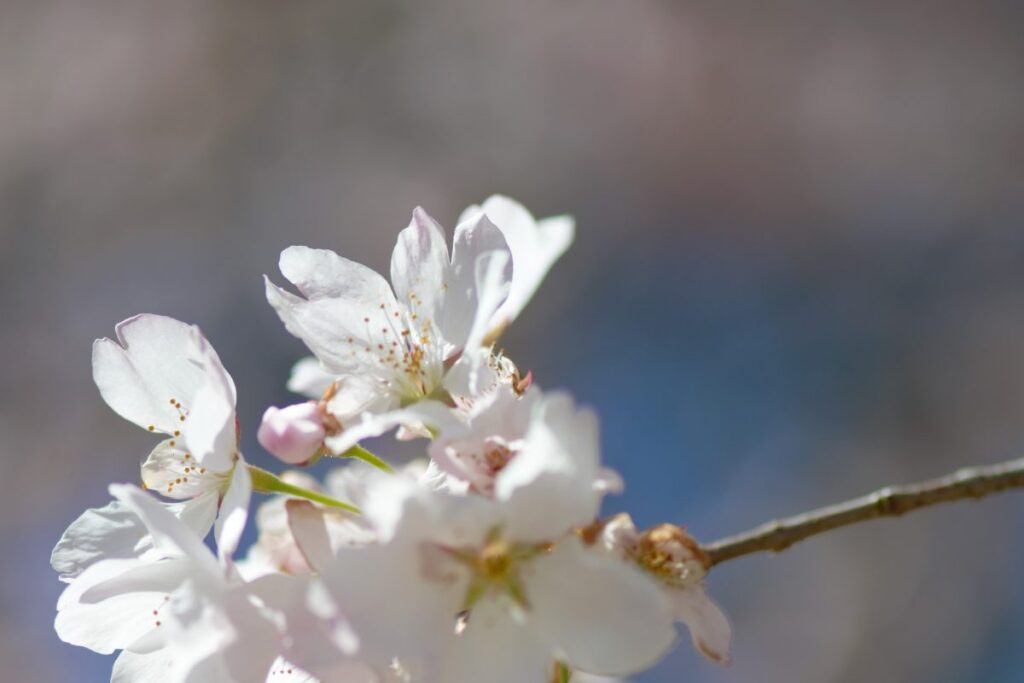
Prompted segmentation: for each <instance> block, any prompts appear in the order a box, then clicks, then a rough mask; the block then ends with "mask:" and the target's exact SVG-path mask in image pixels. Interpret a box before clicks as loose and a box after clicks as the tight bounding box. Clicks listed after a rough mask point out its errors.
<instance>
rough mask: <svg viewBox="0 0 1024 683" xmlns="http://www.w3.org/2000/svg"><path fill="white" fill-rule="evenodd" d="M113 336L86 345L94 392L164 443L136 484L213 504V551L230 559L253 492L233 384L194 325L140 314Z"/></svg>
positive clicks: (145, 465) (149, 459)
mask: <svg viewBox="0 0 1024 683" xmlns="http://www.w3.org/2000/svg"><path fill="white" fill-rule="evenodd" d="M116 332H117V341H114V340H112V339H98V340H97V341H96V343H95V344H94V345H93V355H92V361H93V379H94V380H95V382H96V386H97V387H99V390H100V394H101V395H102V396H103V399H104V400H105V401H106V402H107V405H109V406H110V407H111V408H113V410H114V412H116V413H117V414H118V415H120V416H121V417H123V418H125V419H127V420H129V421H130V422H134V423H135V424H136V425H138V426H140V427H142V428H143V429H146V430H147V431H149V432H154V433H160V434H163V435H165V436H167V437H168V438H166V439H164V440H163V441H161V442H160V443H159V444H158V445H157V446H156V448H154V449H153V451H152V453H150V455H149V457H148V458H147V459H146V461H145V463H143V465H142V481H143V483H144V484H145V485H146V487H147V488H149V489H152V490H154V491H156V492H158V493H160V494H161V495H163V496H165V497H167V498H172V499H178V500H182V499H185V500H192V501H195V502H194V503H193V504H196V505H204V506H205V505H208V504H209V503H208V502H207V501H208V499H214V500H216V501H217V502H218V504H219V514H218V516H217V522H216V525H215V528H214V532H215V536H216V538H217V547H218V548H219V550H220V552H221V553H222V554H223V555H225V556H226V555H230V554H231V553H232V552H233V551H234V549H235V547H236V546H237V544H238V540H239V538H240V537H241V533H242V530H243V528H244V527H245V520H246V517H247V515H248V505H249V496H250V492H251V488H252V487H251V482H250V478H249V473H248V471H247V469H246V467H245V462H244V459H243V458H242V455H241V453H240V452H239V450H238V433H237V420H236V417H235V384H234V381H233V380H232V379H231V376H230V375H229V374H228V373H227V371H226V370H225V369H224V366H223V365H222V364H221V362H220V358H218V356H217V353H216V352H215V351H214V350H213V347H211V346H210V344H209V342H208V341H206V339H205V337H203V335H202V333H201V332H200V331H199V329H198V328H197V327H195V326H193V325H187V324H185V323H182V322H180V321H178V320H175V319H173V318H168V317H165V316H159V315H148V314H146V315H138V316H135V317H133V318H129V319H127V320H125V321H123V322H121V323H119V324H118V325H117V328H116ZM200 501H202V502H200Z"/></svg>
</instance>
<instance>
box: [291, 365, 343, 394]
mask: <svg viewBox="0 0 1024 683" xmlns="http://www.w3.org/2000/svg"><path fill="white" fill-rule="evenodd" d="M334 380H335V376H334V375H332V374H331V373H329V372H327V371H326V370H324V368H323V366H322V365H320V361H318V360H317V359H316V358H314V357H313V356H307V357H306V358H303V359H302V360H300V361H298V362H297V363H296V364H295V365H294V366H292V372H291V375H290V376H289V377H288V391H291V392H293V393H296V394H302V395H303V396H305V397H306V398H314V399H318V398H320V397H321V396H323V395H324V392H325V391H327V389H328V388H329V387H330V386H331V385H332V384H333V383H334Z"/></svg>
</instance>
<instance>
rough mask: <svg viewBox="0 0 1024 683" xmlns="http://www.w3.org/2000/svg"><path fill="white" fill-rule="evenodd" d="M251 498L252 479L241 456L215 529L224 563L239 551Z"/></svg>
mask: <svg viewBox="0 0 1024 683" xmlns="http://www.w3.org/2000/svg"><path fill="white" fill-rule="evenodd" d="M251 497H252V478H251V477H250V476H249V469H248V466H247V465H246V464H245V460H243V459H242V456H241V455H239V456H238V462H236V463H235V469H234V471H233V472H232V474H231V483H230V484H229V485H228V489H227V491H226V492H225V493H224V499H223V500H221V503H220V514H218V515H217V522H216V524H214V528H213V534H214V537H215V538H216V539H217V555H218V557H219V558H220V559H221V561H222V562H223V561H224V560H226V559H227V558H228V557H230V556H231V555H232V554H233V553H234V552H235V550H237V549H238V542H239V541H240V540H241V538H242V532H244V531H245V522H246V520H247V519H248V518H249V498H251Z"/></svg>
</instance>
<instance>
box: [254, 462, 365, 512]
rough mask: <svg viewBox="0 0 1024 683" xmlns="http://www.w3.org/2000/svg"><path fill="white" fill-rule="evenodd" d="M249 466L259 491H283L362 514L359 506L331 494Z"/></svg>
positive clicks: (256, 488) (290, 494) (255, 488)
mask: <svg viewBox="0 0 1024 683" xmlns="http://www.w3.org/2000/svg"><path fill="white" fill-rule="evenodd" d="M247 467H248V468H249V476H250V477H252V489H253V491H256V492H257V493H283V494H286V495H289V496H297V497H299V498H305V499H306V500H311V501H313V502H314V503H320V504H321V505H329V506H331V507H336V508H341V509H342V510H347V511H348V512H354V513H356V514H360V512H359V508H357V507H356V506H355V505H350V504H348V503H343V502H341V501H340V500H335V499H334V498H331V497H330V496H325V495H324V494H322V493H317V492H316V491H310V490H309V489H304V488H302V487H301V486H296V485H295V484H289V483H288V482H286V481H284V480H282V479H281V478H280V477H278V476H277V475H276V474H273V473H271V472H268V471H266V470H265V469H262V468H259V467H256V466H255V465H247Z"/></svg>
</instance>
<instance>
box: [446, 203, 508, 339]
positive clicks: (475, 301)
mask: <svg viewBox="0 0 1024 683" xmlns="http://www.w3.org/2000/svg"><path fill="white" fill-rule="evenodd" d="M489 251H502V252H505V253H509V251H508V243H507V242H506V241H505V236H504V235H502V234H501V231H500V230H498V228H497V227H495V226H494V224H493V223H491V221H489V220H488V219H487V216H485V215H484V214H483V212H482V211H480V210H479V207H477V210H476V211H475V212H474V211H470V210H467V212H466V213H465V214H464V215H463V217H462V218H461V219H460V220H459V224H458V226H457V227H456V228H455V241H454V244H453V246H452V263H451V276H450V279H449V281H448V292H447V295H446V298H445V309H444V316H443V317H442V322H441V331H442V333H443V334H444V337H445V339H447V340H449V341H450V342H451V343H452V344H453V345H455V346H456V347H457V348H462V347H464V346H465V345H466V344H465V342H466V339H467V338H468V337H469V330H470V328H471V327H472V325H473V320H474V318H475V317H476V311H477V309H478V308H479V295H478V293H477V261H478V260H479V258H480V256H481V254H485V253H487V252H489ZM511 279H512V263H511V261H509V262H508V263H507V264H506V268H505V270H504V271H503V273H502V281H503V282H506V283H507V282H510V281H511Z"/></svg>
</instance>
